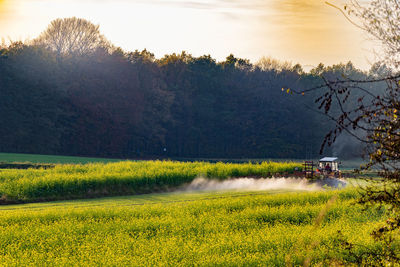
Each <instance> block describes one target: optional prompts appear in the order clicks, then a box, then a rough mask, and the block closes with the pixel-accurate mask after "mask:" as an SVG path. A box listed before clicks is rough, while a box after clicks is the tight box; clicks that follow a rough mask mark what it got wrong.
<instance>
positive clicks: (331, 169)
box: [317, 157, 341, 178]
mask: <svg viewBox="0 0 400 267" xmlns="http://www.w3.org/2000/svg"><path fill="white" fill-rule="evenodd" d="M317 172H319V173H320V174H322V175H323V176H325V177H335V178H338V177H340V175H341V172H340V170H339V161H338V158H336V157H324V158H322V159H320V160H319V161H318V169H317Z"/></svg>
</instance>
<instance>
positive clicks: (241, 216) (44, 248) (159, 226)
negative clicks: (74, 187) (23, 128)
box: [0, 189, 384, 266]
mask: <svg viewBox="0 0 400 267" xmlns="http://www.w3.org/2000/svg"><path fill="white" fill-rule="evenodd" d="M335 195H337V201H336V202H335V203H334V204H333V205H331V206H330V209H329V210H327V212H326V214H325V216H324V218H323V220H322V221H321V224H320V226H319V227H316V226H315V219H316V218H317V217H318V214H320V211H321V210H322V209H324V208H325V207H326V203H327V202H328V201H329V199H331V198H332V197H333V196H335ZM356 197H357V193H356V190H354V189H345V190H342V191H339V192H337V191H335V190H334V191H326V192H315V193H285V194H272V195H271V193H270V192H264V193H257V194H253V193H248V194H247V195H244V194H239V193H225V194H223V195H220V194H215V193H214V194H205V195H198V194H196V195H177V194H169V195H144V196H135V197H129V198H126V197H125V198H112V199H103V200H90V201H73V202H60V203H51V204H50V203H41V204H29V205H18V206H7V207H0V244H1V253H0V262H2V265H4V266H21V265H24V266H26V265H40V266H54V265H61V266H64V265H105V266H108V265H112V266H126V265H134V266H149V265H151V266H154V265H158V266H159V265H174V266H187V265H199V266H211V265H212V266H215V265H219V266H227V265H232V266H236V265H241V266H243V265H246V266H249V265H251V266H253V265H254V266H256V265H257V266H259V265H262V266H288V265H295V266H298V265H303V264H304V263H305V261H306V260H307V259H308V258H311V262H310V263H311V264H312V265H314V264H322V265H334V264H337V263H340V262H342V261H343V260H349V261H351V260H352V259H353V258H352V257H351V256H350V255H346V254H344V253H343V250H342V249H341V248H339V247H338V243H337V242H338V238H337V235H336V233H337V231H338V230H341V232H342V235H343V236H345V237H346V238H348V239H350V240H351V241H352V242H356V243H360V244H363V245H364V246H365V248H369V249H375V250H379V249H380V247H379V245H377V244H376V243H374V242H373V240H372V238H371V237H370V236H369V235H368V233H369V232H370V231H371V229H373V228H374V227H376V224H377V222H378V221H380V220H382V219H383V218H384V212H383V211H381V210H376V209H369V210H368V211H367V212H366V213H362V212H361V210H362V207H361V206H359V205H354V199H355V198H356ZM188 200H190V201H188ZM316 242H318V245H317V246H314V245H313V244H316ZM356 253H357V254H356V255H359V254H362V253H363V250H362V249H360V250H358V251H356ZM348 264H349V263H348ZM354 265H355V264H354Z"/></svg>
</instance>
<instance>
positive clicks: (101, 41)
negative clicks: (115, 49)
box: [34, 17, 109, 56]
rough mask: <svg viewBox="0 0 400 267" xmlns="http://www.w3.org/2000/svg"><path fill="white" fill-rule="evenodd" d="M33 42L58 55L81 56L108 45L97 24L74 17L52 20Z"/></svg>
mask: <svg viewBox="0 0 400 267" xmlns="http://www.w3.org/2000/svg"><path fill="white" fill-rule="evenodd" d="M34 43H35V44H37V45H43V46H45V47H47V48H49V49H51V50H53V51H55V52H56V53H57V55H58V56H65V55H75V56H82V55H87V54H90V53H93V52H94V51H96V49H98V48H100V47H102V48H108V47H109V44H108V42H107V40H106V39H105V37H104V36H103V35H102V34H101V33H100V31H99V25H94V24H93V23H91V22H90V21H88V20H85V19H80V18H76V17H72V18H63V19H61V18H60V19H56V20H53V21H52V22H51V23H50V25H49V26H48V28H47V29H46V30H45V31H44V32H42V33H41V34H40V36H39V37H38V38H37V39H35V40H34Z"/></svg>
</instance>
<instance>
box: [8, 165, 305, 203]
mask: <svg viewBox="0 0 400 267" xmlns="http://www.w3.org/2000/svg"><path fill="white" fill-rule="evenodd" d="M295 168H301V164H300V163H293V162H287V163H274V162H263V163H260V164H253V163H247V164H233V163H205V162H193V163H189V162H172V161H142V162H130V161H125V162H119V163H108V164H102V163H92V164H86V165H56V166H55V167H54V168H49V169H39V170H37V169H28V170H15V169H8V170H2V171H1V178H0V196H1V202H3V203H12V202H35V201H48V200H57V199H73V198H91V197H99V196H112V195H128V194H143V193H151V192H160V191H168V190H171V189H173V188H176V187H177V186H180V185H183V184H184V183H189V182H191V181H192V180H194V179H195V178H196V177H198V176H204V177H209V178H219V179H227V178H230V177H246V176H255V177H261V176H262V177H270V176H272V175H273V174H278V173H284V172H293V171H294V169H295Z"/></svg>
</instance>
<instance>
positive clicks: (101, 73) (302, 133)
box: [0, 18, 385, 158]
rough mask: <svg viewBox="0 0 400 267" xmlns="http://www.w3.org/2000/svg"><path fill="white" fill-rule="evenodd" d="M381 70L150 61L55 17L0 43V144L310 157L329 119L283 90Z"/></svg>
mask: <svg viewBox="0 0 400 267" xmlns="http://www.w3.org/2000/svg"><path fill="white" fill-rule="evenodd" d="M383 72H385V68H384V66H379V65H374V66H373V67H372V68H371V71H370V72H363V71H361V70H358V69H356V68H355V67H354V66H353V65H352V64H351V62H349V63H347V64H338V65H334V66H330V67H325V66H323V65H322V64H320V65H319V66H318V67H316V68H314V69H312V70H311V71H309V72H305V71H304V70H303V69H302V67H301V66H300V65H298V64H297V65H292V64H290V63H287V62H279V61H276V60H272V59H265V58H264V59H262V60H260V61H259V62H258V63H256V64H252V63H250V62H249V60H246V59H241V58H237V57H235V56H234V55H229V56H228V57H227V58H226V59H225V61H222V62H217V61H216V60H215V59H214V58H212V57H211V56H209V55H204V56H200V57H194V56H192V55H190V54H188V53H186V52H182V53H180V54H170V55H165V56H164V57H162V58H160V59H157V58H155V56H154V54H152V53H151V52H149V51H147V50H143V51H134V52H129V51H123V50H122V49H120V48H117V47H114V46H113V45H112V44H111V43H110V42H109V41H107V40H106V38H105V37H104V36H102V35H101V34H100V31H99V28H98V26H96V25H93V24H92V23H90V22H89V21H86V20H83V19H77V18H68V19H58V20H55V21H53V22H52V23H51V24H50V25H49V27H48V29H47V30H46V31H44V32H43V33H42V34H41V35H40V36H39V37H38V38H36V39H34V40H32V41H29V42H25V43H23V42H14V43H11V44H9V45H3V46H2V47H1V49H0V115H1V116H0V126H1V127H0V137H1V138H0V151H2V152H21V153H40V154H63V155H80V156H99V157H118V158H119V157H121V158H125V157H129V158H140V157H172V158H305V157H316V156H318V152H319V147H320V144H321V142H322V140H323V138H324V134H325V133H326V132H327V129H329V128H330V127H331V126H332V122H331V121H329V120H327V118H326V117H324V116H321V115H320V114H318V113H317V112H315V110H314V109H313V107H315V103H314V99H315V97H316V96H317V95H318V93H313V92H310V93H309V94H311V95H308V97H304V96H302V95H290V96H288V94H287V92H289V94H290V90H286V88H296V89H297V90H299V91H301V90H303V89H305V88H311V87H316V86H318V85H320V84H321V85H322V84H324V82H323V81H322V80H321V73H324V74H325V76H326V75H330V76H331V77H335V76H337V77H342V76H343V75H346V76H347V77H354V78H359V79H363V78H366V77H368V76H371V75H381V74H382V73H383ZM282 91H283V92H282ZM312 94H315V95H312ZM355 150H356V149H355ZM353 152H354V151H348V150H347V153H348V154H350V155H351V154H355V152H354V153H353Z"/></svg>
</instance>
